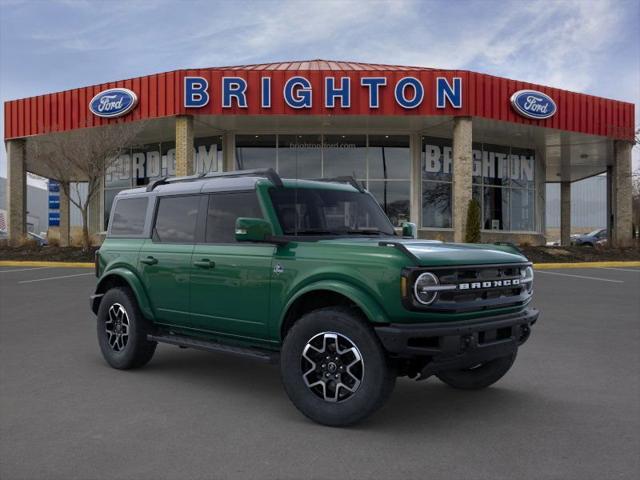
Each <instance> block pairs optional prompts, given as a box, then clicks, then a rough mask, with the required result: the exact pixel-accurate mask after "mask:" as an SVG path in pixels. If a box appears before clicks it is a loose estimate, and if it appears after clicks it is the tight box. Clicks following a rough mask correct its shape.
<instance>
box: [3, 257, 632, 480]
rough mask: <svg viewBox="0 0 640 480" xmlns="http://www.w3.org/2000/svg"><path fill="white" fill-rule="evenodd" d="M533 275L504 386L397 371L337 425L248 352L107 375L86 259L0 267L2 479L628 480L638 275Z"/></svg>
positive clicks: (159, 357)
mask: <svg viewBox="0 0 640 480" xmlns="http://www.w3.org/2000/svg"><path fill="white" fill-rule="evenodd" d="M536 273H537V275H536V286H535V288H536V296H537V298H536V300H535V305H536V306H537V307H538V308H539V309H540V310H541V311H542V315H541V318H540V320H539V322H538V324H537V325H536V327H535V328H534V331H533V334H532V337H531V339H530V341H529V342H528V343H527V344H526V345H525V346H524V347H523V348H522V349H521V351H520V354H519V358H518V360H517V361H516V364H515V366H514V368H513V369H512V370H511V371H510V372H509V374H507V376H506V377H505V378H504V379H503V380H502V381H501V382H499V383H498V384H496V385H495V386H493V387H492V388H489V389H487V390H484V391H480V392H461V391H456V390H453V389H451V388H449V387H446V386H445V385H444V384H441V383H440V382H439V381H437V380H436V379H433V378H432V379H430V380H428V381H426V382H419V383H418V382H413V381H410V380H407V379H400V380H399V381H398V384H397V386H396V390H395V392H394V394H393V396H392V398H391V400H390V401H389V402H388V403H387V405H386V406H385V407H384V408H383V409H382V410H381V411H380V412H378V414H376V415H375V416H374V417H373V418H371V419H370V420H368V421H367V422H366V423H364V424H362V425H359V426H357V427H354V428H349V429H334V428H328V427H322V426H319V425H316V424H314V423H312V422H310V421H308V420H306V419H305V418H304V417H303V416H302V415H301V414H299V413H298V411H297V410H296V409H295V408H294V407H293V405H292V404H291V403H289V400H288V399H287V397H286V395H285V393H284V391H283V389H282V387H281V385H280V380H279V373H278V370H277V368H275V367H272V366H268V365H263V364H260V363H254V362H252V361H250V360H245V359H243V358H237V357H228V356H224V355H221V354H220V355H218V354H211V353H205V352H198V351H193V350H180V349H178V348H176V347H171V346H165V345H162V346H159V348H158V351H157V353H156V356H155V357H154V359H153V360H152V361H151V363H150V364H149V365H148V366H147V367H146V368H144V369H141V370H137V371H127V372H122V371H116V370H113V369H110V368H109V367H107V366H106V364H105V363H104V361H103V360H102V358H101V356H100V353H99V349H98V346H97V344H96V339H95V322H94V320H93V316H92V315H91V314H90V312H89V310H88V302H87V297H88V296H89V294H90V293H91V291H92V288H93V285H94V284H95V278H94V277H93V272H92V271H91V270H87V269H84V270H83V269H56V268H19V267H2V268H0V318H1V320H0V374H1V376H0V478H2V479H4V480H9V479H14V478H23V479H65V480H68V479H76V478H77V479H83V480H87V479H102V478H105V479H106V478H109V479H154V480H159V479H165V478H166V479H181V478H209V479H212V478H216V479H226V478H252V479H289V478H291V479H301V478H306V479H315V478H317V479H352V478H376V479H392V478H401V479H424V478H458V479H462V478H466V479H492V480H497V479H510V480H511V479H515V478H518V479H525V478H531V479H543V478H544V479H546V478H553V479H570V478H576V479H613V478H629V479H632V478H633V479H636V478H639V475H640V460H639V459H640V455H639V452H640V372H639V367H640V349H639V348H638V345H639V344H640V269H637V268H615V269H602V268H599V269H572V270H544V271H538V272H536Z"/></svg>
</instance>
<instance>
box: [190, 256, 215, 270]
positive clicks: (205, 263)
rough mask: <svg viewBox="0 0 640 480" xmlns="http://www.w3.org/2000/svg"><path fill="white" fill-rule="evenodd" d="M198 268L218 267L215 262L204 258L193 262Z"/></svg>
mask: <svg viewBox="0 0 640 480" xmlns="http://www.w3.org/2000/svg"><path fill="white" fill-rule="evenodd" d="M193 264H194V265H195V266H196V267H200V268H214V267H215V266H216V264H215V262H212V261H211V260H209V259H208V258H203V259H202V260H196V261H195V262H193Z"/></svg>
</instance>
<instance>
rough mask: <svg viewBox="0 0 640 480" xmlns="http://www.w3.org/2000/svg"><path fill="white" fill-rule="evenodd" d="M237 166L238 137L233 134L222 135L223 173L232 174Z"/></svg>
mask: <svg viewBox="0 0 640 480" xmlns="http://www.w3.org/2000/svg"><path fill="white" fill-rule="evenodd" d="M236 169H237V166H236V136H235V134H233V133H224V134H223V135H222V171H223V172H232V171H234V170H236Z"/></svg>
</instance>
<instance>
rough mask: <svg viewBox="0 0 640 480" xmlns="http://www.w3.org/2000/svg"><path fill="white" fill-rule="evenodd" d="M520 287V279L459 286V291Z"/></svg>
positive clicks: (470, 283)
mask: <svg viewBox="0 0 640 480" xmlns="http://www.w3.org/2000/svg"><path fill="white" fill-rule="evenodd" d="M518 285H520V279H519V278H511V279H507V280H491V281H485V282H469V283H460V284H458V290H477V289H479V288H498V287H517V286H518Z"/></svg>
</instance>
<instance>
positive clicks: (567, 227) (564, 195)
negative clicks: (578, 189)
mask: <svg viewBox="0 0 640 480" xmlns="http://www.w3.org/2000/svg"><path fill="white" fill-rule="evenodd" d="M560 245H564V246H569V245H571V182H560Z"/></svg>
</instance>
